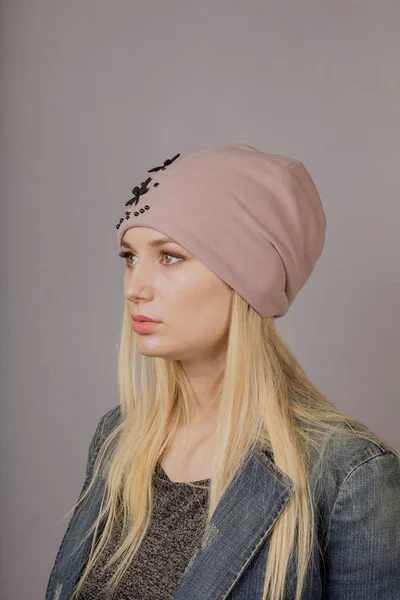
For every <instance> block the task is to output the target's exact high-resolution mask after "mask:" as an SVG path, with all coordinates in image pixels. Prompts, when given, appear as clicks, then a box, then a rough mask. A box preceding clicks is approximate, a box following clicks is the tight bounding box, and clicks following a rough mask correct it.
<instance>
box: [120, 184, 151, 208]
mask: <svg viewBox="0 0 400 600" xmlns="http://www.w3.org/2000/svg"><path fill="white" fill-rule="evenodd" d="M151 179H152V178H151V177H148V178H147V179H146V181H142V183H141V184H140V187H139V186H138V185H137V186H135V187H134V188H133V190H132V194H133V195H134V198H131V199H130V200H128V202H125V206H132V204H135V206H136V204H137V203H138V202H139V197H140V196H141V195H142V194H145V193H146V192H148V191H149V188H148V187H147V186H148V184H149V183H150V181H151Z"/></svg>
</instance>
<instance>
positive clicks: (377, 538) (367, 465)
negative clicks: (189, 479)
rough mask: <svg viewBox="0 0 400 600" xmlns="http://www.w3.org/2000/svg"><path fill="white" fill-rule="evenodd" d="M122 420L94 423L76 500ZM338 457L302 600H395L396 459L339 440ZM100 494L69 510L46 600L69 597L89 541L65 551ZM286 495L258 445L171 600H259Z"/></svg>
mask: <svg viewBox="0 0 400 600" xmlns="http://www.w3.org/2000/svg"><path fill="white" fill-rule="evenodd" d="M120 414H121V413H120V407H119V406H116V407H114V408H113V409H111V410H110V411H108V412H107V413H106V414H105V415H104V416H103V417H102V418H101V419H100V421H99V424H98V426H97V428H96V431H95V433H94V436H93V438H92V440H91V443H90V446H89V456H88V462H87V468H86V478H85V482H84V485H83V488H82V490H81V494H80V496H79V497H81V495H82V494H83V492H84V491H85V490H86V488H87V486H88V485H89V483H90V480H91V477H92V475H93V465H94V461H95V458H96V456H97V453H98V450H99V448H100V446H101V443H102V441H103V440H104V439H105V437H106V436H107V435H108V433H109V432H110V431H111V428H113V427H114V426H115V425H116V423H117V421H118V420H119V419H120ZM335 459H336V460H335V468H334V469H333V470H332V473H330V474H329V477H326V480H325V479H324V486H323V487H324V493H323V495H322V496H321V499H320V500H319V501H318V502H319V504H318V510H316V511H315V513H316V522H315V531H316V533H317V536H316V539H317V541H316V544H315V546H316V547H315V549H314V550H315V556H317V557H318V558H317V560H315V561H314V562H313V565H314V566H312V568H310V569H309V572H308V576H307V579H306V585H305V587H304V589H303V593H302V600H320V599H325V600H399V599H400V459H399V457H398V456H397V455H396V454H394V453H393V452H390V451H388V450H385V449H384V448H382V447H380V446H379V445H376V444H374V443H372V442H370V441H368V440H363V439H357V440H354V441H353V440H350V441H349V440H347V441H344V442H343V443H342V444H341V445H340V450H339V451H337V456H335ZM103 490H104V479H103V478H102V477H99V478H98V480H97V481H96V484H95V486H94V488H93V491H92V493H91V494H89V495H88V496H87V497H86V499H85V501H84V502H83V503H82V504H81V505H80V506H78V507H77V508H76V509H75V511H74V513H73V515H72V517H71V520H70V522H69V524H68V527H67V530H66V532H65V534H64V537H63V539H62V541H61V545H60V548H59V550H58V553H57V556H56V559H55V563H54V566H53V568H52V571H51V574H50V578H49V581H48V585H47V590H46V596H45V600H69V598H70V596H71V594H72V591H73V588H74V585H75V583H76V581H77V579H78V576H79V574H80V571H81V568H82V567H83V565H84V564H85V561H86V558H87V556H88V553H89V549H90V544H91V538H89V539H88V541H87V542H86V543H85V544H84V545H82V546H81V547H80V548H79V550H78V551H76V552H74V553H73V554H72V555H71V551H72V549H73V548H74V547H75V546H76V544H77V543H78V542H79V541H80V540H81V539H82V538H83V537H84V535H85V534H86V532H87V531H88V529H89V527H90V525H91V524H92V522H93V520H94V519H95V517H96V516H97V514H98V512H99V508H100V503H101V498H102V493H103ZM293 493H294V483H293V481H292V480H291V479H290V478H289V477H288V476H287V475H286V474H284V473H283V472H282V471H281V470H280V469H279V468H278V467H277V466H276V465H275V463H274V461H273V459H272V456H271V454H270V453H269V452H268V449H267V448H266V447H265V446H264V445H262V444H260V445H259V446H257V448H256V450H255V451H254V452H252V453H251V454H250V457H249V459H248V460H247V462H246V463H245V466H244V467H243V469H242V470H241V471H240V473H239V474H238V476H237V477H236V478H235V479H234V480H233V482H232V483H231V485H230V487H229V488H228V490H227V491H226V492H225V494H224V496H223V497H222V498H221V501H220V503H219V505H218V507H217V509H216V511H215V513H214V515H213V517H212V520H211V523H210V524H209V526H208V527H207V528H206V529H205V531H204V535H203V537H202V538H201V541H200V542H199V544H198V547H197V549H196V551H195V553H194V555H193V556H192V558H191V560H190V562H189V564H188V566H187V568H186V570H185V572H184V574H183V577H182V579H181V581H180V584H179V587H178V590H177V592H176V594H175V597H174V598H175V600H225V599H228V600H260V599H261V597H262V590H263V580H264V574H265V565H266V561H267V557H268V548H269V540H270V536H271V532H272V531H273V527H274V525H275V523H276V522H277V520H278V519H279V517H280V515H281V514H282V511H283V510H284V509H285V506H286V505H287V503H288V501H289V499H290V497H291V495H292V494H293ZM83 507H84V510H83ZM83 514H84V515H85V516H84V517H83ZM317 517H318V518H317ZM295 584H296V571H295V568H294V561H293V563H292V564H291V565H290V567H289V571H288V577H287V585H286V589H285V600H293V599H294V597H295Z"/></svg>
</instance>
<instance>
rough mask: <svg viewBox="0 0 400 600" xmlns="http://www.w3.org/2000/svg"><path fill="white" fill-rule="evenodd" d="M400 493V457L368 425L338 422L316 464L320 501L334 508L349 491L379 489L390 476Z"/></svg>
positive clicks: (315, 482) (314, 473) (315, 483)
mask: <svg viewBox="0 0 400 600" xmlns="http://www.w3.org/2000/svg"><path fill="white" fill-rule="evenodd" d="M392 475H393V476H394V479H395V480H396V479H397V486H398V490H399V491H400V457H399V455H398V453H397V452H396V451H395V450H394V449H393V448H391V447H390V446H389V445H388V444H386V442H385V441H384V440H382V439H381V438H379V436H377V435H376V434H375V433H374V432H373V431H372V430H371V429H369V428H368V427H366V426H361V425H360V426H353V425H350V424H349V423H348V422H347V421H344V422H342V423H339V424H338V423H336V424H335V429H334V430H332V432H330V433H329V435H327V437H326V439H325V440H324V443H323V446H322V448H321V452H320V454H319V456H318V457H317V459H316V460H315V463H314V465H313V471H312V487H313V490H314V493H315V494H316V495H317V497H318V498H319V500H321V499H323V502H324V504H325V506H326V508H328V507H329V506H330V508H333V506H334V504H335V502H336V500H337V499H338V497H340V494H341V493H343V492H344V491H345V490H353V491H355V489H356V488H358V487H359V486H360V485H362V486H364V489H368V488H372V487H376V486H377V485H380V484H381V483H382V482H384V481H385V479H387V477H389V476H392Z"/></svg>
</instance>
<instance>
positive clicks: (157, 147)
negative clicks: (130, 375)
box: [0, 0, 400, 600]
mask: <svg viewBox="0 0 400 600" xmlns="http://www.w3.org/2000/svg"><path fill="white" fill-rule="evenodd" d="M399 30H400V5H399V3H398V2H397V1H395V0H393V1H388V0H381V1H380V2H379V5H378V3H377V2H375V1H372V0H364V1H361V0H358V1H356V0H335V1H332V2H325V1H321V0H302V1H298V0H293V1H287V0H277V1H275V2H268V1H267V0H263V1H256V0H243V1H242V2H240V1H239V0H229V1H228V0H225V1H222V0H214V1H212V0H201V1H200V0H193V1H190V0H185V1H183V0H182V1H176V0H174V1H171V0H170V1H169V2H165V1H162V0H158V1H152V0H143V1H142V2H137V1H128V0H114V1H113V2H111V1H109V2H107V1H105V0H86V1H85V0H70V1H65V0H64V1H56V0H8V1H3V2H2V3H1V48H0V49H1V52H0V61H1V85H2V92H1V134H2V135H1V149H2V157H1V173H0V174H1V242H0V243H1V247H0V260H1V480H2V484H1V537H0V539H1V571H2V572H1V598H2V600H15V599H17V598H18V599H19V598H29V600H41V599H43V598H44V593H45V588H46V585H47V581H48V577H49V574H50V570H51V568H52V566H53V562H54V559H55V556H56V553H57V550H58V547H59V544H60V542H61V539H62V536H63V534H64V531H65V529H66V527H67V523H68V520H65V521H63V522H62V523H59V521H60V520H61V519H62V518H63V516H65V515H66V513H67V512H68V511H69V510H70V508H71V507H72V505H73V503H74V502H75V501H76V500H77V497H78V493H79V491H80V488H81V485H82V484H83V479H84V469H85V465H86V459H87V449H88V445H89V442H90V439H91V436H92V435H93V432H94V429H95V427H96V425H97V422H98V420H99V419H100V417H101V416H102V415H103V414H104V413H105V412H106V411H107V410H109V409H110V408H112V407H113V406H115V405H116V404H117V403H118V402H119V398H118V388H117V347H118V340H119V334H120V327H121V319H122V309H123V301H124V298H123V293H122V277H123V272H124V266H123V261H122V260H121V259H120V258H118V256H117V253H118V246H117V230H116V228H115V224H116V223H117V222H118V220H119V218H120V216H121V214H123V208H124V207H123V205H124V203H125V202H126V201H127V200H128V199H129V198H130V197H131V190H132V188H133V187H134V186H135V185H137V184H139V183H140V181H142V180H143V178H144V177H145V176H147V175H146V174H147V170H148V169H149V168H151V167H153V166H156V165H159V164H162V162H163V161H164V160H165V159H166V158H169V157H172V156H173V155H174V154H176V153H178V152H180V153H181V154H182V155H185V154H187V153H189V152H194V151H196V150H200V149H203V148H207V147H210V146H212V145H217V144H225V143H234V142H243V143H247V144H250V145H253V146H256V147H258V148H259V149H261V150H263V151H265V152H274V153H281V154H287V155H289V156H292V157H294V158H297V159H299V160H301V161H302V162H303V163H304V164H305V166H306V167H307V169H308V170H309V172H310V174H311V176H312V177H313V179H314V181H315V183H316V185H317V188H318V190H319V192H320V195H321V198H322V202H323V205H324V209H325V212H326V216H327V236H326V243H325V248H324V250H323V253H322V255H321V257H320V259H319V261H318V262H317V265H316V267H315V269H314V272H313V274H312V275H311V278H310V279H309V281H308V282H307V283H306V285H305V287H304V288H303V290H302V291H300V293H299V295H298V296H297V298H296V300H295V302H294V304H293V305H292V307H291V308H290V310H289V313H288V314H287V315H286V316H285V317H283V318H282V319H278V320H277V321H276V322H277V326H278V328H279V330H280V333H281V335H282V336H283V338H284V339H285V341H286V342H287V343H288V344H289V346H290V347H291V348H292V350H293V351H294V352H295V354H296V356H297V358H298V359H299V360H300V362H301V364H302V365H303V366H304V368H305V369H306V371H307V373H308V375H309V377H310V378H311V379H312V380H313V381H314V383H316V384H317V385H318V386H319V388H320V389H321V390H322V391H323V392H324V393H325V394H327V395H328V397H329V398H330V400H331V401H333V402H334V403H335V404H336V405H337V406H339V407H340V408H342V409H343V410H345V411H346V412H347V413H349V414H351V415H352V416H355V417H357V418H359V419H360V420H362V421H364V422H365V423H366V424H367V425H369V426H370V427H371V428H372V429H374V430H375V431H376V432H377V433H379V434H380V435H382V436H383V437H384V438H385V439H386V440H387V441H388V442H389V443H391V444H392V445H393V446H394V447H395V448H396V449H397V450H400V433H399V416H400V406H399V404H400V403H399V387H400V364H399V347H400V346H399V340H400V320H399V306H400V302H399V301H400V270H399V256H400V237H399V225H400V218H399V217H400V208H399V158H400V151H399V133H400V131H399V107H400V77H399V69H398V60H399V55H400V38H399V37H398V32H399ZM166 210H168V207H167V206H166Z"/></svg>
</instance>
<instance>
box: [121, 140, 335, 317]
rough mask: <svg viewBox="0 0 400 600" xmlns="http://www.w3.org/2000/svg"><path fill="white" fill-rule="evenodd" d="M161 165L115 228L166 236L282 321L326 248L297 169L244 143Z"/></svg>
mask: <svg viewBox="0 0 400 600" xmlns="http://www.w3.org/2000/svg"><path fill="white" fill-rule="evenodd" d="M179 156H180V155H179V154H177V155H175V156H174V157H173V158H171V159H168V160H166V161H164V164H163V165H161V166H159V167H154V168H153V169H150V170H149V171H148V172H149V173H152V175H151V176H149V177H148V178H147V179H146V181H144V182H142V183H141V186H136V187H135V188H134V189H133V190H132V193H133V194H134V197H133V198H132V199H131V200H129V201H128V202H127V203H126V204H125V206H130V207H131V208H130V209H129V210H127V211H126V212H125V218H121V219H120V222H119V223H118V224H117V225H116V227H117V229H118V245H119V246H120V245H121V242H122V238H123V236H124V234H125V232H126V231H127V229H129V228H130V227H151V228H153V229H156V230H157V231H160V232H161V233H163V234H165V235H167V236H170V237H171V238H172V239H174V240H175V241H176V242H177V243H178V244H180V245H181V246H183V247H184V248H186V249H187V250H188V251H189V252H190V253H191V254H192V255H193V256H195V257H196V258H198V259H199V260H201V261H202V262H203V263H204V264H205V265H206V266H207V267H208V268H209V269H211V270H212V271H213V272H214V273H215V274H216V275H218V277H219V278H220V279H222V280H223V281H224V282H225V283H227V284H228V285H229V286H230V287H231V288H233V289H234V290H236V291H237V292H238V293H239V294H240V295H241V296H242V297H243V298H244V299H245V300H246V301H247V302H248V303H249V304H250V305H251V306H252V307H253V308H254V309H255V310H256V311H257V312H258V313H259V314H260V315H261V316H262V317H270V316H271V317H275V318H277V317H282V316H283V315H285V314H286V313H287V311H288V309H289V306H290V305H291V303H292V302H293V300H294V299H295V297H296V295H297V294H298V292H299V291H300V289H301V288H302V287H303V285H304V284H305V282H306V281H307V279H308V278H309V277H310V275H311V272H312V270H313V268H314V265H315V263H316V261H317V259H318V258H319V256H320V254H321V252H322V249H323V247H324V243H325V231H326V218H325V213H324V210H323V207H322V203H321V199H320V196H319V194H318V191H317V189H316V187H315V184H314V182H313V180H312V179H311V176H310V174H309V173H308V171H307V170H306V168H305V167H304V165H303V163H302V162H300V161H299V160H296V159H294V158H290V157H288V156H283V155H281V154H267V153H265V152H261V151H260V150H257V149H256V148H253V147H252V146H248V145H247V144H229V145H224V146H218V147H216V148H211V149H207V150H202V151H200V152H196V153H193V154H189V155H187V156H185V157H184V158H181V159H179V160H177V159H178V158H179Z"/></svg>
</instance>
